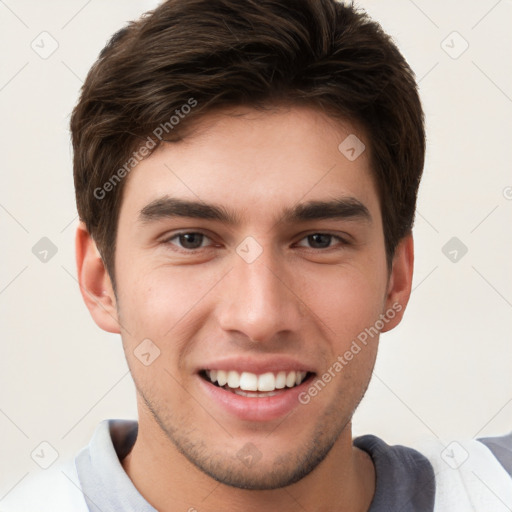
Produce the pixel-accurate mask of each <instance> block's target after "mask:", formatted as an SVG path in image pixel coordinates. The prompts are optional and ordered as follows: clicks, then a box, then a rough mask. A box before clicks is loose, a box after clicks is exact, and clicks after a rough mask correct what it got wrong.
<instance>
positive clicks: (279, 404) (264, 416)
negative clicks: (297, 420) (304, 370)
mask: <svg viewBox="0 0 512 512" xmlns="http://www.w3.org/2000/svg"><path fill="white" fill-rule="evenodd" d="M197 378H198V379H199V381H200V386H201V388H202V389H203V390H204V391H205V393H206V394H207V395H208V396H209V397H210V398H211V399H213V400H214V401H215V402H216V403H218V404H219V405H220V407H222V409H224V410H225V411H227V412H228V413H230V414H232V415H233V416H236V417H238V418H239V419H241V420H245V421H271V420H275V419H278V418H282V417H283V416H286V415H288V414H290V412H291V411H293V409H295V408H296V407H298V406H299V405H301V404H300V402H299V395H300V393H301V392H302V391H304V390H305V389H306V388H307V386H308V385H309V381H310V380H311V376H309V377H308V378H307V379H306V380H305V381H304V382H301V383H300V384H299V385H298V386H294V387H293V388H285V390H282V391H281V392H280V393H278V394H277V395H274V396H268V397H253V398H251V397H247V396H240V395H237V394H236V393H233V392H232V391H226V390H225V389H223V388H220V387H219V386H215V385H214V384H212V383H211V382H208V381H207V380H205V379H203V378H202V377H201V376H199V375H198V376H197Z"/></svg>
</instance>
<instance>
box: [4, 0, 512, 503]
mask: <svg viewBox="0 0 512 512" xmlns="http://www.w3.org/2000/svg"><path fill="white" fill-rule="evenodd" d="M153 5H155V2H152V1H149V0H139V1H135V0H130V1H127V0H115V1H114V0H109V1H100V0H90V1H88V2H87V1H85V0H71V1H70V0H66V1H64V0H60V1H47V2H38V1H35V0H31V1H30V0H0V45H1V49H2V65H1V68H0V108H1V133H0V140H1V141H2V142H1V144H2V146H1V147H2V151H1V157H2V158H1V182H0V233H1V239H2V249H3V250H2V251H1V258H2V259H1V262H2V263H1V265H0V315H1V324H0V325H1V327H0V328H1V340H2V341H1V358H0V432H1V436H0V498H1V497H2V496H4V495H5V494H6V493H7V492H9V490H10V489H12V488H13V487H14V486H15V485H16V484H17V483H18V482H19V481H21V480H22V479H23V478H24V477H25V476H26V474H27V473H29V472H36V471H41V469H40V468H39V467H38V466H37V465H36V463H35V462H34V461H33V460H32V458H31V456H30V454H31V452H33V450H34V449H36V447H38V446H39V444H40V443H41V442H42V441H46V442H48V443H50V444H51V446H52V447H54V449H55V450H56V451H57V452H58V453H59V457H60V459H65V458H68V457H71V456H72V455H73V454H74V453H75V452H76V451H77V450H78V449H80V448H81V447H82V446H84V445H85V444H86V443H87V442H88V440H89V438H90V436H91V435H92V432H93V430H94V428H95V426H96V425H97V424H98V422H99V421H100V420H102V419H104V418H130V417H132V418H135V417H136V409H135V398H134V387H133V384H132V381H131V379H130V376H129V374H128V369H127V366H126V363H125V361H124V356H123V353H122V350H121V343H120V338H119V337H118V336H115V335H110V334H107V333H104V332H102V331H100V330H99V328H97V327H96V325H95V324H94V323H93V321H92V320H91V318H90V317H89V314H88V312H87V310H86V308H85V306H84V305H83V303H82V300H81V297H80V294H79V290H78V286H77V283H76V279H75V265H74V254H73V236H74V228H75V226H76V222H77V221H76V210H75V205H74V192H73V183H72V172H71V155H70V144H69V135H68V132H67V129H68V121H69V113H70V111H71V109H72V107H73V105H74V103H75V101H76V99H77V94H78V90H79V88H80V86H81V82H82V80H83V78H84V77H85V75H86V73H87V70H88V69H89V67H90V66H91V64H92V63H93V61H94V60H95V58H96V56H97V54H98V52H99V51H100V49H101V48H102V47H103V45H104V44H105V42H106V41H107V39H108V38H109V36H110V35H111V34H112V33H113V32H114V31H115V30H117V29H118V28H120V26H121V25H122V24H123V23H124V22H125V21H127V20H130V19H133V18H135V17H138V15H140V14H141V13H142V12H143V11H145V10H147V9H148V8H150V7H152V6H153ZM359 5H361V6H363V7H365V8H367V10H368V12H369V13H370V14H371V15H372V16H373V17H374V18H375V19H377V20H378V21H380V22H381V24H382V25H383V27H384V29H386V30H387V31H388V32H390V33H391V34H392V35H393V36H394V38H395V40H396V41H397V43H398V44H399V46H400V48H401V50H402V51H403V53H404V54H405V56H406V58H407V59H408V60H409V62H410V64H411V66H412V67H413V69H414V70H415V71H416V73H417V76H418V79H419V81H420V86H421V94H422V98H423V101H424V107H425V111H426V116H427V130H428V142H429V149H428V154H427V162H426V168H425V176H424V181H423V185H422V189H421V193H420V198H419V205H418V217H417V222H416V227H415V237H416V251H417V253H416V254H417V256H416V269H415V272H416V273H415V280H414V292H413V294H412V298H411V302H410V305H409V309H408V312H407V314H406V316H405V320H404V322H403V324H402V325H401V326H399V328H397V329H396V330H394V331H392V332H391V333H389V334H385V335H384V336H383V337H382V339H381V349H380V357H379V360H378V363H377V366H376V369H375V376H374V379H373V382H372V384H371V386H370V389H369V391H368V393H367V396H366V399H365V401H364V403H363V405H362V406H361V407H360V409H359V411H358V412H357V414H356V417H355V424H354V432H355V434H363V433H373V434H376V435H379V436H381V437H383V438H384V439H385V440H386V441H388V442H389V443H401V444H407V443H408V442H411V441H412V440H414V439H416V438H418V437H425V436H434V435H435V436H438V437H440V438H441V439H443V440H444V441H445V442H450V441H451V440H452V439H453V438H456V437H474V436H484V435H496V434H502V433H506V432H508V431H510V430H511V429H512V381H511V378H510V367H511V362H512V337H511V326H512V314H511V313H512V273H511V270H510V269H511V263H510V262H511V255H512V236H511V231H510V226H511V225H512V173H511V172H510V170H511V162H512V149H511V146H512V144H511V134H512V130H511V128H512V68H511V67H510V64H509V63H510V57H511V49H512V33H511V31H510V26H512V25H511V22H512V2H511V1H510V0H501V1H496V0H483V1H480V2H476V1H471V2H460V1H455V0H452V1H444V0H434V1H432V0H428V1H427V0H416V1H412V0H390V1H386V2H382V1H380V2H379V1H377V0H364V1H361V2H359ZM43 31H46V32H48V33H49V34H50V35H51V36H47V35H44V36H39V34H40V33H41V32H43ZM454 31H456V32H457V33H458V34H459V35H456V34H455V35H454V34H453V32H454ZM41 37H45V38H46V39H45V43H44V48H46V51H49V50H50V49H51V48H52V46H51V45H52V44H54V45H55V44H56V43H54V42H53V40H55V41H56V42H57V43H58V48H57V49H56V51H55V52H54V53H53V54H52V55H50V56H48V58H46V59H43V58H41V57H40V56H39V55H38V53H36V52H35V51H34V50H33V49H32V47H31V43H32V41H34V40H35V43H34V46H35V45H37V44H39V49H38V51H40V52H41V51H43V50H44V48H41V46H42V43H41V42H40V41H41ZM443 41H444V43H443ZM466 42H467V43H466ZM466 44H467V45H469V46H468V48H467V49H466V51H464V53H462V54H460V55H459V53H461V51H462V50H463V49H464V48H465V46H466ZM36 48H37V47H36ZM454 57H457V58H454ZM43 237H47V238H49V239H50V240H51V241H52V243H53V244H54V245H55V246H56V248H57V249H58V252H57V253H56V254H55V255H54V256H53V257H51V258H49V259H48V261H47V262H46V263H43V262H41V261H40V260H39V259H38V258H36V256H35V255H34V254H33V253H32V248H33V246H34V245H35V244H36V243H37V242H38V241H39V240H40V239H41V238H43ZM452 237H457V238H458V239H459V240H460V241H462V242H463V243H464V244H465V246H467V248H468V252H467V254H465V255H464V256H463V257H462V258H460V259H459V261H457V262H455V263H454V262H452V261H450V260H449V259H448V257H446V256H445V254H444V253H443V252H442V247H443V246H444V245H445V244H446V243H447V242H448V241H449V240H450V239H451V238H452ZM450 250H451V249H450ZM0 505H1V502H0Z"/></svg>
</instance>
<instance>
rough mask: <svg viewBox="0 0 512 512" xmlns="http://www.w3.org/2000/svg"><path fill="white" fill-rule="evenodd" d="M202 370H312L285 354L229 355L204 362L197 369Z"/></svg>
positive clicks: (260, 372) (240, 371) (255, 371)
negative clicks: (258, 355)
mask: <svg viewBox="0 0 512 512" xmlns="http://www.w3.org/2000/svg"><path fill="white" fill-rule="evenodd" d="M202 370H225V371H229V370H234V371H236V372H239V373H242V372H250V373H254V374H256V375H260V374H263V373H267V372H274V373H277V372H280V371H285V372H291V371H299V372H311V373H313V372H314V370H313V369H312V368H311V366H310V365H307V364H305V363H301V362H300V361H297V360H295V359H293V358H290V357H286V356H273V357H267V358H265V359H263V358H256V357H255V356H246V357H229V358H223V359H217V360H215V361H210V362H208V363H204V364H203V365H202V366H201V367H199V368H198V369H197V371H198V372H200V371H202Z"/></svg>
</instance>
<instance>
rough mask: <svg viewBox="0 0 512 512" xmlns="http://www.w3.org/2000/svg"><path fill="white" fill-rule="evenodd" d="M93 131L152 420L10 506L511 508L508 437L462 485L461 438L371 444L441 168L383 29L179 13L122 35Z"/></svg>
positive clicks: (90, 159)
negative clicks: (354, 430)
mask: <svg viewBox="0 0 512 512" xmlns="http://www.w3.org/2000/svg"><path fill="white" fill-rule="evenodd" d="M71 131H72V138H73V147H74V176H75V187H76V199H77V206H78V211H79V214H80V218H81V224H80V227H79V228H78V230H77V235H76V255H77V267H78V278H79V282H80V287H81V290H82V294H83V298H84V301H85V303H86V305H87V307H88V309H89V311H90V313H91V315H92V317H93V318H94V320H95V322H96V323H97V324H98V325H99V326H100V327H101V328H102V329H104V330H106V331H109V332H114V333H119V334H120V335H121V337H122V342H123V347H124V350H125V354H126V358H127V361H128V365H129V367H130V370H131V373H132V376H133V379H134V382H135V385H136V389H137V404H138V411H139V421H138V422H129V421H121V420H111V421H105V422H103V423H101V424H100V425H99V426H98V429H97V431H96V432H95V434H94V437H93V439H92V440H91V443H90V445H89V446H87V447H86V448H84V449H83V450H82V451H81V452H80V453H79V454H78V455H77V457H76V458H75V460H74V461H71V462H70V464H69V465H67V466H66V467H64V468H59V469H58V470H53V471H52V470H49V472H48V473H46V474H44V475H43V476H42V477H40V478H38V479H37V480H36V481H34V482H31V483H30V484H29V485H27V486H26V487H24V488H23V489H21V488H20V489H19V490H18V489H17V490H16V492H13V493H12V494H11V495H10V496H9V497H8V498H9V502H7V504H6V505H5V507H6V508H5V510H6V511H9V510H24V511H29V510H52V511H56V510H74V511H75V510H76V511H78V510H80V511H82V510H90V511H107V510H137V511H151V510H159V511H163V512H166V511H175V510H184V511H186V510H189V511H194V510H197V511H215V512H219V511H221V512H222V511H231V510H243V511H256V510H257V511H260V510H276V511H277V510H279V511H280V512H283V511H288V510H297V509H299V510H308V511H309V510H311V511H313V510H314V511H317V510H325V511H340V512H341V511H368V510H370V511H372V512H380V511H384V510H403V511H406V510H419V511H431V510H437V511H441V510H450V511H453V510H496V511H498V510H507V507H510V506H511V503H512V490H511V489H512V480H511V478H510V472H511V471H512V468H511V464H510V453H511V451H510V439H508V440H507V439H506V438H499V439H493V440H482V441H469V442H462V441H461V443H460V444H458V446H460V448H461V451H460V452H457V451H455V452H453V459H454V461H455V462H457V460H456V459H457V458H462V454H466V458H468V460H467V461H465V463H464V464H463V463H462V462H460V461H458V462H457V463H454V464H452V466H451V467H450V466H449V465H447V464H445V462H444V461H442V460H441V458H440V453H441V451H442V450H443V448H445V447H444V446H442V445H441V444H440V443H438V444H432V445H429V446H425V448H424V449H421V450H419V451H418V450H415V449H413V448H408V447H403V446H394V447H391V446H388V445H387V444H386V443H385V442H384V441H382V440H380V439H378V438H377V437H375V436H371V435H368V436H363V437H360V438H357V439H355V440H353V439H352V434H351V418H352V416H353V414H354V411H355V409H356V408H357V406H358V404H359V402H360V400H361V399H362V397H363V395H364V393H365V390H366V388H367V386H368V382H369V380H370V376H371V373H372V369H373V366H374V362H375V358H376V354H377V345H378V339H379V335H380V333H381V332H386V331H389V330H390V329H392V328H394V327H395V326H396V325H397V324H398V323H399V322H400V320H401V318H402V316H403V313H404V311H405V307H406V305H407V302H408V299H409V295H410V291H411V281H412V272H413V240H412V234H411V229H412V225H413V219H414V211H415V204H416V195H417V190H418V185H419V182H420V178H421V173H422V169H423V161H424V152H425V136H424V127H423V113H422V109H421V104H420V101H419V98H418V94H417V89H416V84H415V81H414V75H413V73H412V71H411V70H410V68H409V66H408V65H407V63H406V62H405V60H404V58H403V57H402V56H401V54H400V53H399V51H398V50H397V48H396V47H395V45H394V44H393V43H392V41H391V40H390V38H389V37H388V36H387V35H386V34H384V33H383V32H382V30H381V29H380V27H379V26H378V25H377V24H376V23H375V22H372V21H371V20H370V19H369V18H368V17H367V16H366V15H365V14H364V13H362V12H358V11H357V10H356V9H354V8H352V7H348V6H344V5H343V4H340V3H336V2H334V1H333V0H293V1H292V0H260V1H258V2H256V1H253V0H244V1H241V0H170V1H168V2H166V3H164V4H162V5H161V6H160V7H158V8H157V9H156V10H155V11H154V12H153V13H151V14H149V15H148V16H146V17H143V18H141V19H140V20H139V21H137V22H134V23H132V24H130V25H129V26H128V27H126V28H125V29H123V30H121V31H120V32H118V33H117V34H116V35H114V37H113V38H112V40H111V41H110V43H109V44H108V45H107V47H106V48H105V49H104V50H103V52H102V53H101V55H100V57H99V59H98V61H97V62H96V63H95V65H94V66H93V68H92V69H91V71H90V73H89V75H88V77H87V80H86V82H85V84H84V87H83V90H82V95H81V98H80V100H79V103H78V105H77V107H76V108H75V110H74V112H73V115H72V120H71ZM507 442H508V444H507ZM507 457H508V458H507ZM479 481H482V482H484V483H486V484H487V485H489V486H490V487H491V488H492V489H493V491H492V492H489V490H488V489H487V490H486V489H485V487H483V486H480V487H478V485H479V484H478V482H479ZM2 506H3V505H2Z"/></svg>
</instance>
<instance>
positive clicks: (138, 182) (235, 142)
mask: <svg viewBox="0 0 512 512" xmlns="http://www.w3.org/2000/svg"><path fill="white" fill-rule="evenodd" d="M368 153H369V144H368V141H366V140H365V134H364V133H363V132H362V131H361V130H360V129H358V128H357V127H356V126H354V125H353V124H351V123H349V122H343V121H338V120H334V119H332V118H330V117H328V116H326V115H325V114H323V113H322V112H320V111H318V110H316V109H313V108H309V107H292V108H287V109H284V108H280V109H277V108H276V109H274V110H271V111H264V112H262V111H256V110H253V109H249V108H238V109H234V110H229V111H221V112H217V113H215V114H210V115H207V116H205V117H204V118H202V119H201V120H200V121H199V122H198V123H197V124H196V125H195V126H194V129H193V131H192V132H191V134H190V135H188V136H187V137H186V138H185V139H183V140H181V141H179V142H172V143H163V144H162V145H161V146H160V147H159V148H158V149H157V150H156V151H155V152H154V153H153V154H152V155H151V156H150V157H148V158H146V159H145V160H143V161H142V162H140V163H139V164H138V165H137V166H136V167H135V168H134V169H133V170H132V171H131V173H130V175H129V176H128V182H127V183H126V185H125V191H124V194H123V205H122V208H121V214H122V215H123V211H124V214H128V215H130V216H132V217H133V216H136V215H137V214H139V213H140V211H141V210H142V209H143V208H144V207H145V206H147V205H148V204H149V203H151V202H154V201H155V200H158V199H159V198H161V197H163V196H165V195H169V196H173V197H181V198H186V199H190V200H195V201H204V202H208V203H215V204H224V205H229V209H230V211H236V213H237V218H239V219H240V220H242V221H243V220H244V219H245V220H247V219H248V218H249V217H250V216H251V215H254V214H257V216H258V218H259V221H263V219H264V218H265V217H266V216H268V218H269V220H270V219H271V218H272V219H274V218H275V213H276V211H279V210H285V209H289V208H290V207H291V206H292V205H295V204H297V203H299V202H303V201H314V200H317V199H321V200H325V199H327V198H339V197H341V196H346V197H352V198H356V199H357V200H359V201H360V202H362V203H363V204H365V205H366V206H367V207H368V208H372V205H373V206H374V205H375V203H376V201H377V193H376V190H375V186H374V180H373V178H372V174H371V170H370V165H369V154H368Z"/></svg>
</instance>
